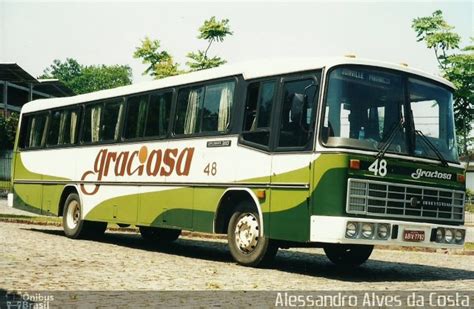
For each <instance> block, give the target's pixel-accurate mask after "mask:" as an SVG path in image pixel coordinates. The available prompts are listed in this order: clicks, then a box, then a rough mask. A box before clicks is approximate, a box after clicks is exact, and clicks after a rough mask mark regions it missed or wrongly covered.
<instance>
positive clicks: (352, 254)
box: [324, 244, 374, 267]
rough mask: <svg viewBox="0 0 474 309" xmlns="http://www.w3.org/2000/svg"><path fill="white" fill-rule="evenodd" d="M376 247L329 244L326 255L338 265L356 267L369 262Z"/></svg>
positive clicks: (325, 250) (325, 249) (326, 247)
mask: <svg viewBox="0 0 474 309" xmlns="http://www.w3.org/2000/svg"><path fill="white" fill-rule="evenodd" d="M373 249H374V246H370V245H352V244H327V245H326V246H325V247H324V253H326V256H327V257H328V259H329V260H330V261H331V262H333V263H334V264H336V265H339V266H345V267H356V266H359V265H361V264H363V263H364V262H365V261H367V260H368V259H369V257H370V254H372V250H373Z"/></svg>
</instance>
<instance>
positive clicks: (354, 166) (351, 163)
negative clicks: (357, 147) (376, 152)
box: [349, 159, 360, 170]
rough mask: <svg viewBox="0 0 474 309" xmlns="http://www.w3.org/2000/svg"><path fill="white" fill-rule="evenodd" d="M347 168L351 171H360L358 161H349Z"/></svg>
mask: <svg viewBox="0 0 474 309" xmlns="http://www.w3.org/2000/svg"><path fill="white" fill-rule="evenodd" d="M349 167H350V168H351V169H353V170H360V160H357V159H351V160H350V161H349Z"/></svg>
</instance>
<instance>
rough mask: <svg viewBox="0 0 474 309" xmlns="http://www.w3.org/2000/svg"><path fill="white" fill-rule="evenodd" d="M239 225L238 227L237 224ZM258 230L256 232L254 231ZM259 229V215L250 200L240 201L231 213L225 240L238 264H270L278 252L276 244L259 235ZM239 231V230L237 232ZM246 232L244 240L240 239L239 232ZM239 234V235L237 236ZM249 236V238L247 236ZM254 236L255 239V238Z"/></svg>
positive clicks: (253, 265)
mask: <svg viewBox="0 0 474 309" xmlns="http://www.w3.org/2000/svg"><path fill="white" fill-rule="evenodd" d="M243 222H249V223H250V224H251V225H252V227H249V228H248V229H246V231H243V230H240V227H241V226H244V229H245V228H246V227H247V226H249V225H248V224H246V223H243ZM238 225H240V227H239V226H238ZM257 230H258V233H257V234H256V235H255V234H254V233H255V232H256V231H257ZM260 230H261V226H260V220H259V215H258V212H257V210H256V209H255V207H253V205H252V203H250V202H246V201H244V202H241V203H240V204H239V206H238V207H237V209H236V211H235V212H234V214H233V215H232V217H231V218H230V221H229V225H228V227H227V240H228V244H229V249H230V253H231V255H232V257H233V258H234V260H235V261H236V262H237V263H239V264H240V265H244V266H252V267H255V266H259V265H260V266H262V265H268V264H270V263H271V262H272V261H273V259H274V257H275V255H276V254H277V252H278V246H277V245H276V244H275V243H274V242H272V241H271V240H270V239H269V238H267V237H265V236H259V233H260ZM238 231H240V232H238ZM242 233H244V234H245V233H247V234H245V236H247V237H246V238H245V240H250V241H242V240H241V238H240V237H239V236H240V234H242ZM237 234H239V236H237ZM248 236H250V238H249V237H248ZM255 238H256V239H255Z"/></svg>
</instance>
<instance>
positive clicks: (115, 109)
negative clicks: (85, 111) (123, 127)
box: [100, 100, 123, 141]
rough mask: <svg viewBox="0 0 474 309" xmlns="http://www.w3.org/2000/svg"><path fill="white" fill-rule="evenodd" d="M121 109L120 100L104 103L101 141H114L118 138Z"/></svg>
mask: <svg viewBox="0 0 474 309" xmlns="http://www.w3.org/2000/svg"><path fill="white" fill-rule="evenodd" d="M122 110H123V104H122V100H120V101H115V102H108V103H105V108H104V115H103V118H102V123H101V125H102V127H101V130H102V132H101V139H100V140H101V141H115V140H117V139H118V138H119V135H120V131H119V128H120V125H119V122H120V118H121V116H122Z"/></svg>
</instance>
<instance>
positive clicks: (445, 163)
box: [415, 130, 449, 166]
mask: <svg viewBox="0 0 474 309" xmlns="http://www.w3.org/2000/svg"><path fill="white" fill-rule="evenodd" d="M415 134H416V135H418V136H419V137H421V140H422V141H424V142H425V144H426V145H428V147H429V148H430V149H431V150H433V152H434V153H435V154H436V156H437V157H438V159H439V160H440V161H441V164H443V166H449V164H448V161H447V160H446V159H445V158H444V157H443V155H442V154H441V152H439V150H438V149H437V148H436V146H435V145H433V143H432V142H431V141H430V140H429V139H428V138H427V137H426V135H424V134H423V132H421V131H420V130H415Z"/></svg>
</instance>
